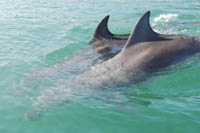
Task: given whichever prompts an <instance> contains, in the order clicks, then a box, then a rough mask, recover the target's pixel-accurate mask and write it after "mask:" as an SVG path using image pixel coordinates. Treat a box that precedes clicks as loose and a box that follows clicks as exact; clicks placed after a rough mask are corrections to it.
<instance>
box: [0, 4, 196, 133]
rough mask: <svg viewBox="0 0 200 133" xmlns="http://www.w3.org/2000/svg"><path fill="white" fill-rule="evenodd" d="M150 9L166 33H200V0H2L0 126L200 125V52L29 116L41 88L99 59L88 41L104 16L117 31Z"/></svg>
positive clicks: (90, 129)
mask: <svg viewBox="0 0 200 133" xmlns="http://www.w3.org/2000/svg"><path fill="white" fill-rule="evenodd" d="M148 10H150V11H151V17H150V20H151V25H152V27H153V29H155V30H156V31H157V32H159V33H165V34H188V35H200V1H199V0H1V1H0V132H1V133H147V132H148V133H199V131H200V55H199V54H198V55H195V56H194V57H191V58H189V59H187V60H186V61H184V62H182V63H180V64H178V65H174V66H172V67H170V68H168V69H167V70H164V71H161V72H158V73H156V74H155V76H153V77H151V78H150V79H148V80H146V81H145V82H142V83H139V84H137V85H131V86H130V87H125V88H121V89H119V88H118V89H115V88H112V89H108V90H106V89H105V90H102V91H98V93H97V92H96V93H95V92H94V93H92V94H90V95H88V96H87V97H84V98H76V96H74V98H71V99H70V100H69V101H68V100H66V101H65V102H62V103H58V104H57V105H54V106H52V107H49V109H48V110H42V109H43V108H40V106H37V107H38V108H37V109H38V110H40V111H41V110H42V111H41V112H43V113H42V115H39V116H33V119H30V118H27V112H29V111H30V110H32V108H33V106H34V105H33V103H35V102H37V101H38V100H39V98H40V97H39V96H40V95H41V94H43V93H44V92H45V91H46V92H48V90H49V88H56V87H57V86H60V85H64V84H65V83H68V82H65V81H68V80H70V78H71V77H76V75H79V74H81V73H82V72H83V71H87V69H88V68H89V67H90V66H92V65H93V63H94V61H93V60H90V59H94V57H93V56H92V57H87V59H85V58H82V57H85V56H88V52H91V53H92V54H89V55H93V54H94V56H97V55H95V53H93V51H92V49H91V48H90V47H88V46H87V45H88V42H89V41H90V39H91V37H92V35H93V33H94V30H95V28H96V26H97V25H98V23H99V22H100V21H101V19H102V18H103V17H105V16H106V15H110V20H109V24H108V26H109V29H110V30H111V32H113V33H115V34H122V33H130V32H131V31H132V29H133V27H134V25H135V23H136V22H137V20H138V19H139V17H140V16H141V15H142V14H143V13H144V12H146V11H148ZM95 60H96V59H95ZM97 60H98V59H97ZM97 62H98V61H97ZM86 78H88V77H86ZM71 84H73V80H71ZM61 89H62V88H61ZM72 89H73V88H72ZM86 92H87V91H86ZM65 93H68V92H65ZM46 94H47V93H46ZM48 98H49V99H50V100H51V98H52V99H55V97H51V95H50V94H49V97H48ZM56 98H58V99H62V95H59V94H58V96H57V97H56Z"/></svg>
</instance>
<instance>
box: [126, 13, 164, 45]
mask: <svg viewBox="0 0 200 133" xmlns="http://www.w3.org/2000/svg"><path fill="white" fill-rule="evenodd" d="M149 16H150V11H147V12H146V13H144V14H143V15H142V17H141V18H140V19H139V20H138V22H137V24H136V25H135V28H134V30H133V31H132V33H131V35H130V36H129V39H128V41H127V42H126V44H125V46H124V48H127V47H129V46H131V45H134V44H136V43H140V42H147V41H160V40H164V38H162V37H159V34H158V33H156V32H155V31H153V30H152V28H151V26H150V23H149Z"/></svg>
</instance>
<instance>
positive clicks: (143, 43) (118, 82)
mask: <svg viewBox="0 0 200 133" xmlns="http://www.w3.org/2000/svg"><path fill="white" fill-rule="evenodd" d="M149 17H150V11H147V12H146V13H144V14H143V15H142V17H141V18H140V19H139V20H138V22H137V23H136V25H135V28H134V29H133V31H132V33H131V34H130V36H129V38H128V40H127V42H126V44H125V45H124V47H123V49H122V50H121V51H120V52H119V54H117V55H116V56H114V57H113V58H111V59H109V60H107V61H105V62H103V63H101V64H96V65H94V66H92V67H90V69H89V70H88V71H86V72H84V73H82V74H80V75H78V76H75V77H72V78H71V79H69V80H67V81H66V82H65V84H66V85H62V86H59V87H54V88H49V89H48V90H46V91H43V92H41V94H40V96H38V97H37V98H36V99H35V100H34V101H33V104H32V110H31V111H29V112H27V114H26V117H27V118H28V119H32V118H35V117H39V116H40V115H41V114H42V112H45V111H46V110H47V109H48V108H49V107H51V106H53V105H55V104H60V103H63V102H65V101H68V100H69V101H70V100H72V101H73V100H74V99H76V98H77V97H80V98H83V97H90V96H91V95H94V90H102V89H113V90H115V89H117V88H121V87H126V86H130V85H132V84H137V83H138V82H142V81H144V80H146V79H147V78H148V77H151V76H152V74H153V73H154V72H155V71H159V70H160V69H163V68H166V67H168V66H171V65H172V64H176V63H178V62H181V61H183V60H185V59H186V58H188V57H190V56H193V55H195V54H196V53H198V52H199V51H200V36H189V35H164V34H159V33H157V32H155V31H153V29H152V28H151V26H150V23H149ZM97 92H98V91H97Z"/></svg>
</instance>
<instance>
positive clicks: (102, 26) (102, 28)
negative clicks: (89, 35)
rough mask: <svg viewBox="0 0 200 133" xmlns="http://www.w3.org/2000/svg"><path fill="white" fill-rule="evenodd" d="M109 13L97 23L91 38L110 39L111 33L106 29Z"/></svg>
mask: <svg viewBox="0 0 200 133" xmlns="http://www.w3.org/2000/svg"><path fill="white" fill-rule="evenodd" d="M109 17H110V16H109V15H107V16H105V17H104V18H103V20H101V22H100V23H99V24H98V26H97V28H96V30H95V33H94V35H93V38H94V37H95V38H100V37H103V38H106V39H111V38H112V36H113V34H112V33H111V32H110V31H109V29H108V20H109Z"/></svg>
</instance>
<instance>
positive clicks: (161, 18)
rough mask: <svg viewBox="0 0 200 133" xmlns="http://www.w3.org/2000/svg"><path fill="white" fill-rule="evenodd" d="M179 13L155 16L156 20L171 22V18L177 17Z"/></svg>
mask: <svg viewBox="0 0 200 133" xmlns="http://www.w3.org/2000/svg"><path fill="white" fill-rule="evenodd" d="M177 17H178V14H161V15H160V16H159V17H156V18H154V21H155V22H158V21H161V22H169V21H170V20H171V19H174V18H177Z"/></svg>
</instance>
